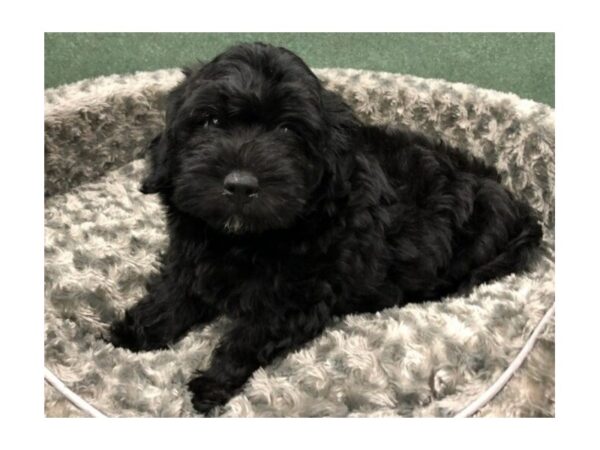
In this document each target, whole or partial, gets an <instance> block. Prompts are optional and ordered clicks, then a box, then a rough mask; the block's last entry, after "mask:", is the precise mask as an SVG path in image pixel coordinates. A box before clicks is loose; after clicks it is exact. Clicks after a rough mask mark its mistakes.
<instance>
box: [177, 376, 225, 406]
mask: <svg viewBox="0 0 600 450" xmlns="http://www.w3.org/2000/svg"><path fill="white" fill-rule="evenodd" d="M188 387H189V389H190V391H191V392H192V404H193V405H194V409H195V410H196V411H198V412H199V413H202V414H208V413H209V412H210V411H211V410H213V409H214V408H217V407H219V406H222V405H224V404H225V403H227V402H228V401H229V399H230V398H231V397H232V396H233V391H232V389H230V388H229V387H228V386H227V384H226V383H224V382H223V381H221V380H218V379H216V378H214V377H212V376H210V375H208V374H206V373H200V375H199V376H198V377H196V378H194V379H193V380H191V381H190V382H189V383H188Z"/></svg>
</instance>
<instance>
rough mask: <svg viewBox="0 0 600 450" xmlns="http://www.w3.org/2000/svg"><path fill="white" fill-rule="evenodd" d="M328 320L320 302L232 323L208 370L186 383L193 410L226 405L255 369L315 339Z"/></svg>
mask: <svg viewBox="0 0 600 450" xmlns="http://www.w3.org/2000/svg"><path fill="white" fill-rule="evenodd" d="M329 319H330V309H329V307H328V306H326V305H325V303H320V304H318V305H316V306H313V307H312V308H311V309H310V310H309V311H302V312H299V311H295V312H294V313H292V312H285V313H282V314H277V315H275V316H269V317H266V316H265V317H262V318H261V319H255V320H241V321H239V322H237V323H235V324H234V327H233V328H232V329H231V331H230V332H229V333H228V334H226V335H225V337H224V338H223V341H222V342H221V343H220V344H219V346H218V347H217V349H216V350H215V353H214V354H213V358H212V362H211V365H210V367H209V368H208V369H207V370H206V371H204V372H200V373H199V374H198V376H197V377H196V378H194V379H193V380H192V381H190V383H189V388H190V390H191V391H192V394H193V398H192V403H193V405H194V408H195V409H196V410H197V411H198V412H202V413H207V412H208V411H210V410H211V409H212V408H214V407H216V406H219V405H223V404H225V403H227V401H229V399H230V398H231V397H233V396H234V395H235V394H236V393H237V392H238V391H239V389H240V388H241V387H242V386H243V384H244V383H245V382H246V381H247V379H248V378H250V376H251V375H252V373H253V372H254V371H255V370H256V369H258V368H259V367H261V366H265V365H267V364H269V363H270V362H271V361H272V360H273V358H275V357H276V356H278V355H285V354H286V353H288V352H290V351H292V350H294V349H296V348H298V347H299V346H301V345H302V344H304V343H306V342H307V341H309V340H310V339H313V338H314V337H316V336H317V335H318V334H319V333H321V332H322V331H323V329H324V327H325V325H326V324H327V323H328V321H329Z"/></svg>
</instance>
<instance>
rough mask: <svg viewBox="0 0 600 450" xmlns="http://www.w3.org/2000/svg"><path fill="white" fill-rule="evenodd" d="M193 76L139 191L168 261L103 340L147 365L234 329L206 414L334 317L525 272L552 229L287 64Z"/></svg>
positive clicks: (271, 54) (277, 61)
mask: <svg viewBox="0 0 600 450" xmlns="http://www.w3.org/2000/svg"><path fill="white" fill-rule="evenodd" d="M184 72H185V74H186V78H185V79H184V81H182V82H181V83H180V84H179V85H178V86H177V87H176V88H175V89H173V91H172V92H171V93H170V95H169V98H168V106H167V114H166V126H165V129H164V131H163V132H162V133H161V134H160V135H159V136H157V137H156V138H155V139H154V141H153V142H152V144H151V145H150V156H151V164H150V170H149V173H148V176H147V177H146V179H145V180H144V182H143V185H142V188H141V189H142V192H144V193H148V194H155V193H157V194H159V196H160V198H161V201H162V202H163V204H164V206H165V208H166V214H167V224H168V234H169V246H168V249H167V251H166V252H165V254H164V255H161V270H160V271H159V272H158V274H156V275H155V276H154V277H153V278H152V279H150V280H149V282H148V286H147V294H146V295H145V297H144V298H142V299H141V300H140V301H139V302H138V303H137V304H136V305H134V306H133V307H132V308H131V309H129V310H128V311H127V312H126V314H125V317H124V318H123V319H121V320H119V321H117V322H115V323H113V325H112V327H111V333H110V337H109V340H110V341H111V342H112V343H113V344H115V345H116V346H120V347H125V348H129V349H131V350H133V351H147V350H153V349H158V348H163V347H165V346H167V345H169V344H170V343H173V342H174V341H176V340H177V339H179V338H181V337H182V336H183V335H184V334H185V333H186V332H187V331H188V330H190V329H191V328H192V327H194V326H196V325H200V324H205V323H207V322H209V321H211V320H213V319H214V318H216V317H217V316H219V315H227V316H229V317H231V318H232V319H233V320H232V322H231V323H232V325H231V329H230V330H229V332H228V333H227V334H226V335H225V336H224V337H223V339H222V341H221V342H220V344H219V345H218V346H217V349H216V350H215V352H214V354H213V357H212V362H211V365H210V367H209V368H208V369H206V370H205V371H203V372H200V373H198V374H197V375H196V377H195V378H194V379H192V380H191V381H190V382H189V388H190V389H191V391H192V393H193V403H194V407H195V408H196V409H197V410H198V411H200V412H208V411H209V410H211V409H212V408H214V407H215V406H218V405H222V404H224V403H226V402H227V401H228V400H229V399H230V398H231V397H232V396H233V395H234V394H235V393H236V392H237V391H238V390H239V389H240V388H241V387H242V386H243V384H244V383H245V381H246V380H247V379H248V378H249V377H250V376H251V375H252V373H253V372H254V371H255V370H256V369H258V368H259V367H260V366H263V365H266V364H268V363H269V362H271V361H272V360H273V359H274V358H275V357H277V356H279V355H282V354H285V353H287V352H290V351H292V350H294V349H297V348H298V347H299V346H302V345H303V344H304V343H306V342H307V341H309V340H310V339H312V338H314V337H316V336H317V335H319V333H321V332H322V330H323V329H324V327H325V326H326V325H327V324H328V323H329V322H330V320H331V318H332V317H333V316H338V315H344V314H350V313H359V312H374V311H378V310H381V309H383V308H386V307H391V306H394V305H403V304H406V303H409V302H420V301H424V300H431V299H439V298H441V297H443V296H444V295H446V294H449V293H452V292H456V291H459V290H465V289H469V288H470V287H472V286H475V285H477V284H480V283H484V282H486V281H489V280H492V279H495V278H498V277H501V276H504V275H507V274H510V273H514V272H516V271H520V270H524V269H525V268H526V267H527V264H528V261H529V260H530V259H531V256H532V255H533V254H534V252H535V248H536V247H537V245H538V244H539V242H540V240H541V236H542V231H541V227H540V225H539V224H538V220H537V218H536V217H535V215H534V213H533V211H532V209H531V208H530V207H529V206H528V205H526V204H524V203H522V202H520V201H518V200H517V199H516V198H515V197H514V196H513V195H512V194H511V193H510V192H509V191H508V190H506V189H505V188H504V187H502V186H501V185H500V183H499V176H498V174H497V172H496V171H495V170H494V169H493V168H491V167H488V166H486V165H485V164H484V163H483V162H482V161H480V160H478V159H476V158H475V157H473V156H470V155H469V154H468V153H467V152H463V151H461V150H459V149H456V148H453V147H450V146H449V145H446V144H445V143H444V142H441V141H437V140H435V141H434V140H431V139H429V138H427V137H425V136H424V135H421V134H417V133H414V132H411V131H408V130H400V129H384V128H381V127H374V126H367V125H364V124H362V123H361V122H360V121H359V120H358V119H357V118H356V117H355V115H354V114H353V112H352V110H351V109H350V107H349V106H348V105H346V104H345V103H344V102H343V101H342V99H341V98H340V97H339V96H338V95H337V94H334V93H333V92H330V91H328V90H326V89H325V88H324V87H323V86H322V85H321V83H320V82H319V80H318V79H317V77H316V76H315V75H314V74H313V73H312V72H311V71H310V69H309V68H308V67H307V66H306V64H304V62H303V61H302V60H301V59H300V58H299V57H298V56H296V55H294V54H293V53H291V52H290V51H288V50H285V49H282V48H276V47H272V46H268V45H263V44H247V45H240V46H236V47H233V48H231V49H229V50H228V51H226V52H225V53H223V54H221V55H219V56H218V57H216V58H215V59H214V60H213V61H211V62H209V63H208V64H205V65H202V66H199V67H194V68H191V69H186V70H185V71H184Z"/></svg>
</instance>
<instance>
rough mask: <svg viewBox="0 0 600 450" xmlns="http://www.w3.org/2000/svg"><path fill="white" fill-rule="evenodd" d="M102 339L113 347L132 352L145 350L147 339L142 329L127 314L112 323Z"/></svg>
mask: <svg viewBox="0 0 600 450" xmlns="http://www.w3.org/2000/svg"><path fill="white" fill-rule="evenodd" d="M103 339H104V340H105V341H106V342H109V343H111V344H113V345H114V346H115V347H122V348H126V349H129V350H131V351H134V352H138V351H142V350H146V347H147V341H146V337H145V334H144V330H143V329H142V328H141V327H139V326H137V325H136V323H135V321H134V320H133V319H132V318H131V316H130V315H129V314H125V317H124V318H123V319H122V320H117V321H115V322H113V323H112V325H111V327H110V330H109V332H108V335H107V336H106V337H105V336H103Z"/></svg>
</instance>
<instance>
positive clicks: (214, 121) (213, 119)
mask: <svg viewBox="0 0 600 450" xmlns="http://www.w3.org/2000/svg"><path fill="white" fill-rule="evenodd" d="M209 125H213V126H218V125H219V119H217V118H216V117H209V118H207V119H206V120H205V121H204V124H203V125H202V126H203V127H204V128H208V126H209Z"/></svg>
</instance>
